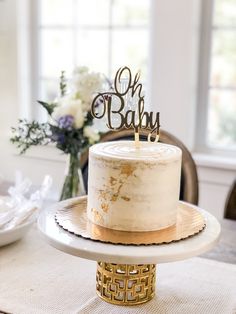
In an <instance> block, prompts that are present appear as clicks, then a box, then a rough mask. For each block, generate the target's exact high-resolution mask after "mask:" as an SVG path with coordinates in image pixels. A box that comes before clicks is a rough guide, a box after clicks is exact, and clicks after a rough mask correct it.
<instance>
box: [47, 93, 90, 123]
mask: <svg viewBox="0 0 236 314" xmlns="http://www.w3.org/2000/svg"><path fill="white" fill-rule="evenodd" d="M67 115H70V116H72V117H74V125H75V127H76V128H81V127H82V126H83V125H84V113H83V108H82V102H81V100H80V99H75V98H74V97H73V96H71V95H70V96H64V97H62V98H60V99H59V100H58V106H57V107H56V108H55V109H54V111H53V114H52V117H53V118H54V119H55V120H58V119H60V118H61V117H63V116H67Z"/></svg>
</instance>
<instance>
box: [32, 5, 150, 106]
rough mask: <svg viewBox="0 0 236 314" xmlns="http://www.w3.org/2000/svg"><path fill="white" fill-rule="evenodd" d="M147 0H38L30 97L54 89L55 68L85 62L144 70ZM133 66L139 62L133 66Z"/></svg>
mask: <svg viewBox="0 0 236 314" xmlns="http://www.w3.org/2000/svg"><path fill="white" fill-rule="evenodd" d="M149 2H150V1H149V0H86V1H85V0H50V1H47V0H40V1H38V8H37V12H39V13H38V21H37V23H36V24H37V25H36V36H37V45H36V47H38V48H37V49H35V50H36V51H35V52H34V53H35V54H36V60H37V62H35V64H39V66H38V69H36V70H35V71H36V72H37V73H36V76H35V82H36V83H35V84H36V86H35V88H34V90H35V91H36V94H37V95H34V96H35V98H39V99H43V100H46V101H49V100H52V99H54V98H55V97H56V95H57V94H58V78H59V76H60V71H61V70H65V71H66V73H67V75H68V76H69V75H70V73H71V71H72V70H73V68H74V67H75V66H82V65H84V66H88V67H89V68H90V69H91V70H93V71H100V72H102V73H104V74H105V75H106V76H107V77H109V78H111V77H113V75H114V73H115V71H116V70H117V69H118V68H119V67H120V66H123V65H128V66H130V67H131V68H133V69H134V70H138V69H141V71H142V78H144V80H145V78H146V76H147V60H148V46H149V43H148V39H149V4H150V3H149ZM137 67H138V68H137Z"/></svg>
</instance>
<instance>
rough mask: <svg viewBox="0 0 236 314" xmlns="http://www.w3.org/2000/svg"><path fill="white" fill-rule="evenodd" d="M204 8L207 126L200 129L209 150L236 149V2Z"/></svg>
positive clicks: (209, 4) (226, 0) (229, 0)
mask: <svg viewBox="0 0 236 314" xmlns="http://www.w3.org/2000/svg"><path fill="white" fill-rule="evenodd" d="M204 5H205V6H204V7H203V15H205V16H204V18H205V24H204V25H203V41H202V46H203V51H202V52H203V53H202V55H201V59H200V63H201V62H202V64H200V65H201V66H202V76H201V77H200V80H201V82H200V86H202V88H201V91H202V93H203V97H202V99H201V105H202V106H201V110H202V112H203V114H205V117H202V118H203V120H204V121H205V125H202V126H200V127H202V128H203V129H204V130H205V136H204V134H202V133H201V131H200V132H199V134H200V136H201V137H202V138H206V142H205V146H207V147H209V148H213V149H214V148H215V149H224V150H236V0H215V1H208V0H207V1H206V2H205V1H204ZM208 30H209V32H208ZM204 55H205V56H204ZM202 58H203V59H204V58H205V62H204V60H202ZM203 76H205V78H204V77H203ZM203 85H205V87H204V86H203ZM204 108H205V110H204ZM206 108H207V109H206Z"/></svg>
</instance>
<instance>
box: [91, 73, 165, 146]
mask: <svg viewBox="0 0 236 314" xmlns="http://www.w3.org/2000/svg"><path fill="white" fill-rule="evenodd" d="M139 78H140V73H139V72H138V73H136V74H135V76H134V78H133V79H132V74H131V71H130V69H129V68H128V67H122V68H120V69H119V70H118V71H117V72H116V75H115V79H114V88H112V90H111V91H107V92H103V93H99V94H98V95H96V97H95V98H94V99H93V102H92V106H91V114H92V116H93V117H94V118H96V119H102V118H103V117H104V116H105V115H107V122H106V125H107V127H108V128H109V129H111V130H114V131H117V130H120V129H122V128H127V129H129V128H134V133H135V145H136V147H139V145H140V142H139V130H140V129H147V130H150V132H149V134H148V137H147V139H148V141H149V142H157V141H158V140H159V129H160V113H159V112H156V113H154V112H153V111H150V112H147V111H145V110H144V95H143V93H142V87H143V86H142V84H141V83H140V82H139ZM152 135H155V139H154V140H152V139H151V136H152Z"/></svg>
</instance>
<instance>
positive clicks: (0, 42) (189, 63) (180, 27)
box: [0, 0, 236, 217]
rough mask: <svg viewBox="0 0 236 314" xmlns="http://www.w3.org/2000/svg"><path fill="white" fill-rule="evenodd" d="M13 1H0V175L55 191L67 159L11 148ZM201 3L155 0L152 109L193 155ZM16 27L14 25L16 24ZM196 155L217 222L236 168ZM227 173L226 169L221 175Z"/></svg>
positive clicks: (16, 93)
mask: <svg viewBox="0 0 236 314" xmlns="http://www.w3.org/2000/svg"><path fill="white" fill-rule="evenodd" d="M16 3H17V0H2V1H0V69H1V71H0V173H1V174H2V175H3V177H4V179H6V180H11V181H12V180H13V177H14V173H15V170H16V169H21V171H22V172H23V173H24V175H26V176H29V177H30V178H31V179H32V180H33V181H34V183H35V184H39V183H40V182H41V180H42V178H43V176H44V174H46V173H50V174H51V175H52V176H53V178H54V182H55V191H58V189H59V187H60V186H61V184H62V180H63V171H64V165H65V158H63V157H61V156H60V155H59V153H58V152H57V151H56V152H55V151H54V150H53V149H52V148H49V147H47V148H36V149H32V150H31V152H30V154H28V156H20V157H19V156H18V155H17V151H16V149H15V147H14V146H13V145H12V144H11V143H10V142H9V136H10V127H11V126H13V125H16V122H17V117H18V116H19V114H20V110H19V106H20V99H21V98H20V92H21V91H20V90H19V88H20V86H21V85H20V84H19V81H18V68H19V67H18V64H17V61H18V55H17V38H18V33H17V30H19V29H18V27H19V25H18V24H17V23H19V20H17V12H18V11H17V5H16ZM200 4H201V1H200V0H178V1H173V0H153V10H152V12H153V14H154V13H155V19H154V18H153V26H154V29H155V31H154V32H153V33H152V40H151V42H152V60H153V61H152V65H151V67H152V68H151V71H150V73H151V77H152V94H151V101H152V104H153V105H154V107H155V109H157V110H158V111H160V112H161V124H162V127H163V128H164V129H166V130H168V131H170V132H172V133H173V134H175V135H176V136H177V137H179V138H180V139H181V140H182V141H183V142H184V143H185V144H186V145H187V146H188V148H189V149H190V150H192V151H193V149H194V136H195V116H196V106H197V101H196V99H197V97H196V96H197V74H198V73H197V69H198V44H199V35H200V31H199V26H200ZM17 21H18V22H17ZM203 157H204V156H202V155H197V156H196V161H197V164H198V171H199V178H200V205H201V206H202V207H204V208H206V209H208V210H210V211H212V212H213V213H215V214H216V215H217V216H218V217H221V216H222V215H223V205H224V202H225V197H226V194H227V191H228V190H229V186H230V184H231V183H232V181H233V178H234V177H235V176H236V167H235V163H234V162H232V163H231V166H230V167H228V168H227V164H228V162H227V161H224V162H212V160H211V158H210V159H209V158H208V160H205V161H204V158H203ZM225 168H227V169H225Z"/></svg>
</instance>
